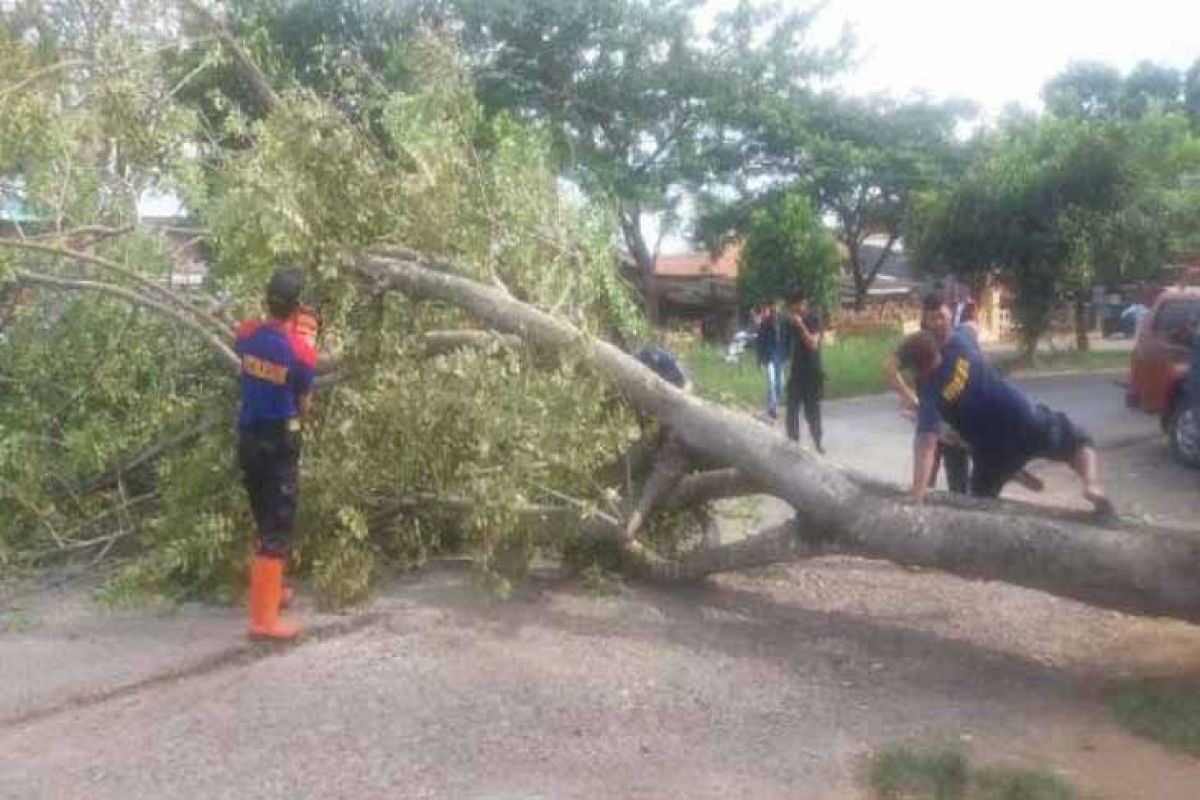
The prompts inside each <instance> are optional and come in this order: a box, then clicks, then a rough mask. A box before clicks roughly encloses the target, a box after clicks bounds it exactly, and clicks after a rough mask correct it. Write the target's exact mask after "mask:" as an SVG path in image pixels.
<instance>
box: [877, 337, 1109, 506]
mask: <svg viewBox="0 0 1200 800" xmlns="http://www.w3.org/2000/svg"><path fill="white" fill-rule="evenodd" d="M901 352H902V357H903V359H904V360H905V361H907V362H908V363H911V364H912V365H913V367H914V369H915V370H916V373H917V375H918V384H917V388H918V395H919V398H920V405H919V408H918V418H917V441H916V445H915V447H914V458H913V484H912V497H913V499H915V500H918V501H919V500H921V499H922V498H923V497H924V495H925V492H926V490H927V489H928V486H929V478H930V475H931V474H932V472H933V463H934V454H935V452H936V450H937V438H938V428H939V425H940V423H941V421H942V420H943V419H944V420H945V421H946V422H947V423H949V424H950V426H951V427H953V428H954V430H955V431H957V432H958V434H959V435H960V436H961V437H962V438H963V440H964V441H965V442H966V443H967V445H968V446H969V447H970V448H971V455H972V457H973V459H974V462H975V464H974V469H973V470H972V472H971V486H970V489H971V494H972V495H975V496H976V497H997V496H999V494H1000V491H1001V490H1002V489H1003V488H1004V485H1005V484H1006V483H1007V482H1008V481H1009V480H1011V479H1013V478H1014V477H1016V476H1017V474H1018V473H1019V472H1021V470H1023V469H1024V467H1025V465H1026V464H1027V463H1028V462H1029V461H1031V460H1033V459H1035V458H1045V459H1049V460H1051V461H1061V462H1063V463H1065V464H1068V465H1069V466H1070V467H1071V468H1072V469H1073V470H1074V471H1075V472H1076V474H1078V475H1079V477H1080V478H1081V479H1082V481H1083V495H1084V497H1085V498H1087V500H1088V501H1090V502H1091V503H1092V505H1093V507H1094V508H1095V509H1096V511H1097V513H1100V514H1111V513H1112V512H1113V508H1112V504H1111V503H1109V501H1108V499H1107V498H1106V497H1105V496H1104V493H1103V491H1102V490H1101V489H1100V485H1099V482H1098V480H1097V477H1096V469H1097V463H1096V450H1095V448H1094V447H1093V445H1092V440H1091V438H1090V437H1089V436H1088V435H1087V433H1085V432H1084V431H1083V430H1081V429H1080V428H1078V427H1077V426H1076V425H1075V424H1074V423H1072V422H1071V420H1070V419H1069V418H1067V416H1066V415H1065V414H1062V413H1059V412H1055V411H1052V410H1050V409H1049V408H1046V407H1045V406H1042V405H1038V406H1035V405H1034V404H1033V403H1031V402H1030V401H1029V399H1028V398H1027V397H1025V395H1024V394H1022V393H1021V392H1020V391H1019V390H1018V389H1017V388H1016V387H1014V386H1013V385H1012V384H1010V383H1008V382H1007V381H1005V380H1004V379H1003V378H1002V377H1000V374H999V373H998V372H996V371H995V370H994V369H993V368H992V367H991V366H989V365H988V364H987V363H986V362H984V360H983V357H982V356H981V355H980V353H979V351H978V349H976V348H974V347H973V346H971V345H970V344H968V343H967V342H965V341H964V340H963V339H962V338H961V337H958V336H955V337H951V339H950V340H949V341H947V342H946V343H944V344H942V343H939V342H938V340H937V338H936V337H935V336H934V335H933V334H931V333H928V332H925V331H922V332H921V333H917V334H914V335H912V336H910V337H908V338H907V339H906V340H905V341H904V345H903V346H902V348H901Z"/></svg>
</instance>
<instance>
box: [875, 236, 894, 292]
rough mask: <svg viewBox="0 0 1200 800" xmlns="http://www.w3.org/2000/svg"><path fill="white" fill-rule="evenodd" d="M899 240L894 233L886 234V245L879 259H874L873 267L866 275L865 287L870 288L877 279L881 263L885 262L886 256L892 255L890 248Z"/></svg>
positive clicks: (881, 266) (881, 267)
mask: <svg viewBox="0 0 1200 800" xmlns="http://www.w3.org/2000/svg"><path fill="white" fill-rule="evenodd" d="M899 238H900V236H899V235H898V234H896V233H894V232H893V233H890V234H888V240H887V244H885V245H884V246H883V252H882V253H880V254H879V258H877V259H875V265H874V266H872V267H871V271H870V272H869V273H867V286H870V285H871V284H872V283H874V282H875V279H876V278H877V277H879V270H881V269H883V262H885V261H887V259H888V256H890V255H891V254H892V248H893V247H895V246H896V241H897V240H898V239H899Z"/></svg>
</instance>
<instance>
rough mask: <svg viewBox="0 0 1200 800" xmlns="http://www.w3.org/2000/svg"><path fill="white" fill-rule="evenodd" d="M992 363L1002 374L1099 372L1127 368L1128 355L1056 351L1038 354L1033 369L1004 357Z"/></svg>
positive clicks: (1111, 351)
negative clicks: (1060, 371)
mask: <svg viewBox="0 0 1200 800" xmlns="http://www.w3.org/2000/svg"><path fill="white" fill-rule="evenodd" d="M992 361H993V363H994V364H995V365H996V367H997V368H998V369H999V370H1000V371H1001V372H1004V373H1010V372H1017V373H1028V372H1054V371H1058V370H1081V371H1088V370H1099V369H1112V368H1114V367H1125V368H1128V367H1129V353H1128V352H1122V351H1120V350H1087V351H1085V352H1082V353H1081V352H1079V351H1078V350H1058V351H1055V352H1052V353H1038V357H1037V363H1036V364H1034V366H1033V367H1030V366H1029V365H1028V364H1024V363H1022V361H1021V360H1020V358H1019V357H1018V356H1017V355H1015V354H1013V355H1004V356H1000V357H997V358H994V359H993V360H992Z"/></svg>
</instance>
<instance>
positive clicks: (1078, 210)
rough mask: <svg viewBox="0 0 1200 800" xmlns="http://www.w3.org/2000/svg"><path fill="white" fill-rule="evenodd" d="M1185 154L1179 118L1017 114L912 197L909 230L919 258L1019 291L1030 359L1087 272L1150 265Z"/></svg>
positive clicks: (1144, 272) (1112, 273) (1124, 273)
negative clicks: (941, 181)
mask: <svg viewBox="0 0 1200 800" xmlns="http://www.w3.org/2000/svg"><path fill="white" fill-rule="evenodd" d="M1190 152H1191V146H1190V144H1189V139H1188V135H1187V129H1186V125H1185V124H1184V123H1183V122H1182V120H1181V119H1180V118H1178V117H1171V116H1166V117H1151V118H1147V119H1145V120H1139V121H1134V122H1107V121H1104V120H1077V119H1044V120H1038V119H1031V120H1023V121H1015V122H1013V123H1012V124H1010V125H1009V126H1007V127H1005V128H1003V129H1001V130H1000V131H998V132H996V133H995V134H993V135H992V136H990V137H989V138H988V139H987V140H986V142H985V143H984V145H983V149H982V152H981V155H980V157H979V159H978V160H977V161H976V162H975V163H973V164H972V166H971V167H970V169H969V170H968V171H967V173H966V175H964V177H963V178H962V180H961V181H959V182H958V183H957V184H955V185H954V186H953V187H952V188H950V189H949V190H948V191H943V192H933V193H928V194H926V195H925V196H923V197H922V199H921V201H920V203H918V205H917V206H916V208H915V210H914V216H913V222H912V224H911V226H910V229H911V231H912V236H911V244H912V245H913V250H914V252H915V254H916V260H917V263H918V264H919V265H921V266H923V267H925V268H926V269H929V268H942V269H952V270H955V271H956V272H959V273H967V274H969V273H980V272H987V271H990V270H999V271H1000V272H1001V273H1002V274H1003V275H1004V276H1006V277H1007V278H1008V279H1009V280H1010V281H1011V283H1012V285H1013V286H1014V288H1015V290H1016V292H1017V301H1016V310H1017V318H1018V321H1019V324H1020V326H1021V330H1022V336H1023V340H1024V343H1025V346H1026V349H1027V353H1028V354H1029V355H1030V356H1032V353H1033V352H1034V348H1035V347H1036V344H1037V341H1038V339H1039V338H1040V337H1041V336H1042V334H1043V333H1045V331H1046V330H1047V329H1048V327H1049V324H1050V320H1051V315H1052V313H1053V312H1054V310H1055V308H1056V306H1057V305H1058V304H1059V303H1060V302H1061V301H1062V300H1064V299H1065V298H1067V297H1069V296H1073V297H1076V298H1081V297H1082V295H1083V294H1084V293H1085V292H1086V290H1088V289H1090V287H1091V285H1092V283H1093V281H1095V280H1097V279H1100V280H1123V279H1129V278H1134V277H1144V276H1150V275H1153V274H1155V273H1156V272H1157V270H1158V269H1159V268H1160V266H1161V265H1162V263H1163V261H1164V258H1165V257H1166V255H1167V253H1168V246H1169V244H1170V241H1171V233H1172V231H1173V230H1174V228H1175V227H1176V226H1175V225H1173V224H1172V222H1173V220H1175V221H1176V225H1177V224H1178V220H1177V218H1176V217H1175V216H1173V213H1172V209H1174V208H1180V207H1181V206H1180V202H1181V200H1180V193H1181V192H1182V187H1181V186H1180V183H1179V172H1180V167H1181V165H1182V164H1183V163H1184V162H1185V161H1186V160H1188V159H1190V157H1191V156H1190Z"/></svg>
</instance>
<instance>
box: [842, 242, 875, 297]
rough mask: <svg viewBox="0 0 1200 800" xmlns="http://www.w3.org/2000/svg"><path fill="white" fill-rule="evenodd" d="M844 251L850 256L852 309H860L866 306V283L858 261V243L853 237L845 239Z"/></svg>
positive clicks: (867, 287)
mask: <svg viewBox="0 0 1200 800" xmlns="http://www.w3.org/2000/svg"><path fill="white" fill-rule="evenodd" d="M846 251H847V253H848V254H849V256H850V277H851V278H852V279H853V280H854V310H855V311H862V310H863V309H864V308H866V307H867V289H869V288H870V287H869V285H868V284H867V279H866V275H864V274H863V267H862V264H861V263H860V262H859V255H860V254H859V243H858V240H857V239H855V238H854V237H850V238H849V239H847V240H846Z"/></svg>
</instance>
